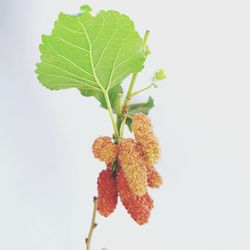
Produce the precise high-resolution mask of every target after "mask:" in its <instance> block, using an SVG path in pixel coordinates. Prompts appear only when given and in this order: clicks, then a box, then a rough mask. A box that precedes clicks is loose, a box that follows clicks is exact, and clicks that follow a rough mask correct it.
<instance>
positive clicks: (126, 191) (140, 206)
mask: <svg viewBox="0 0 250 250" xmlns="http://www.w3.org/2000/svg"><path fill="white" fill-rule="evenodd" d="M117 190H118V194H119V196H120V199H121V202H122V204H123V205H124V207H125V208H126V209H127V211H128V213H129V214H130V215H131V217H132V218H133V219H134V220H135V221H136V222H137V223H138V224H139V225H143V224H146V223H147V222H148V220H149V217H150V212H151V209H152V208H153V206H154V205H153V200H152V198H151V197H150V196H149V194H148V193H145V194H144V195H142V196H138V195H135V194H134V193H133V192H132V191H131V189H130V187H129V186H128V183H127V180H126V177H125V174H124V173H123V170H122V169H121V168H119V169H118V174H117Z"/></svg>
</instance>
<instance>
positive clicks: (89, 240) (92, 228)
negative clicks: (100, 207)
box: [85, 197, 97, 250]
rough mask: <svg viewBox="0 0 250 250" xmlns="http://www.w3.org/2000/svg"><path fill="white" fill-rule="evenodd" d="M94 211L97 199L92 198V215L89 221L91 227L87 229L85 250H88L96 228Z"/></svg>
mask: <svg viewBox="0 0 250 250" xmlns="http://www.w3.org/2000/svg"><path fill="white" fill-rule="evenodd" d="M96 211H97V197H94V208H93V214H92V220H91V225H90V229H89V234H88V237H87V238H86V239H85V242H86V250H90V243H91V238H92V234H93V231H94V229H95V228H96V226H97V224H96V222H95V219H96Z"/></svg>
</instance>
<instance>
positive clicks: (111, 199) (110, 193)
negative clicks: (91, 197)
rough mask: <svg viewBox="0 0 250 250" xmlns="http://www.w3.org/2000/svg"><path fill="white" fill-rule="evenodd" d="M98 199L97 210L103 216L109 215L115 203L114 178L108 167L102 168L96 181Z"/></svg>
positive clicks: (115, 189) (115, 188) (116, 195)
mask: <svg viewBox="0 0 250 250" xmlns="http://www.w3.org/2000/svg"><path fill="white" fill-rule="evenodd" d="M97 189H98V200H97V210H98V211H99V213H100V214H101V215H103V216H105V217H107V216H109V215H110V214H111V213H112V212H113V211H114V210H115V208H116V205H117V197H118V194H117V187H116V179H115V177H114V176H112V171H111V169H110V168H107V169H105V170H103V171H102V172H101V173H100V174H99V177H98V181H97Z"/></svg>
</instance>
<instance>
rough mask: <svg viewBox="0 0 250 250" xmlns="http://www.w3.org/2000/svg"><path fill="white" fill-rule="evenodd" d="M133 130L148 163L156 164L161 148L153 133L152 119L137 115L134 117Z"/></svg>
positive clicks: (140, 114)
mask: <svg viewBox="0 0 250 250" xmlns="http://www.w3.org/2000/svg"><path fill="white" fill-rule="evenodd" d="M131 128H132V131H133V132H134V135H135V139H136V141H137V142H138V143H139V145H140V147H141V149H142V151H143V153H144V154H145V155H146V157H147V161H148V163H149V164H155V163H156V162H157V161H158V160H159V158H160V146H159V142H158V139H157V138H156V136H155V135H154V133H153V129H152V124H151V121H150V119H149V118H148V117H147V116H146V115H144V114H143V113H137V114H135V115H134V116H133V121H132V124H131Z"/></svg>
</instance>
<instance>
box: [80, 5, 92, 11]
mask: <svg viewBox="0 0 250 250" xmlns="http://www.w3.org/2000/svg"><path fill="white" fill-rule="evenodd" d="M80 10H81V12H91V11H92V8H91V7H90V6H89V5H87V4H85V5H82V6H81V7H80Z"/></svg>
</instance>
